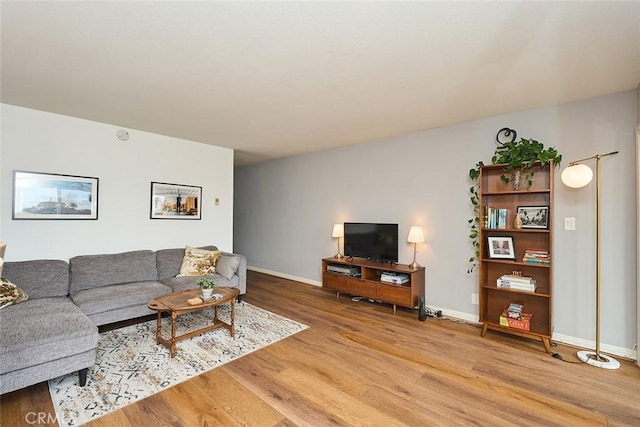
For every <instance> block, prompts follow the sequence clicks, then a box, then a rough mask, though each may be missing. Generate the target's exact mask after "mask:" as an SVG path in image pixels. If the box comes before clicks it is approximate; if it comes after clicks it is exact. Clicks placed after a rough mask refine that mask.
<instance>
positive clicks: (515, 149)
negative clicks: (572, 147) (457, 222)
mask: <svg viewBox="0 0 640 427" xmlns="http://www.w3.org/2000/svg"><path fill="white" fill-rule="evenodd" d="M501 135H504V137H506V138H509V137H511V139H507V140H506V141H502V140H501ZM516 136H517V133H516V131H515V130H513V129H509V128H503V129H500V131H499V132H498V134H497V135H496V141H497V142H498V147H497V148H496V150H495V152H494V153H493V156H492V157H491V163H492V164H494V165H499V164H504V165H505V166H504V173H503V174H502V175H501V176H500V180H502V182H504V183H509V182H511V181H512V180H513V179H514V178H513V177H514V175H515V173H516V171H519V172H520V175H521V177H524V180H525V182H526V188H527V189H529V188H530V187H531V184H533V174H534V169H533V166H534V165H535V164H536V162H540V164H541V166H544V165H546V164H547V163H551V164H552V165H553V166H554V167H557V166H560V162H561V161H562V155H561V154H559V153H558V151H557V150H556V149H555V148H553V147H550V148H546V149H545V148H544V145H543V144H542V143H540V142H538V141H536V140H535V139H525V138H521V139H520V141H517V142H516ZM482 166H484V163H483V162H482V161H480V162H478V163H476V166H475V167H474V168H473V169H470V170H469V178H470V179H471V181H472V183H473V185H472V186H471V187H469V199H470V201H471V205H472V206H473V217H472V218H471V219H469V220H468V223H469V227H470V231H469V238H470V239H471V244H472V246H473V256H471V257H470V258H469V268H468V269H467V273H473V272H474V271H475V270H477V268H478V260H479V258H480V241H479V240H478V237H479V235H480V228H481V227H482V224H481V222H480V182H479V180H478V178H479V177H480V168H482Z"/></svg>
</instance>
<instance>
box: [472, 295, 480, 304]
mask: <svg viewBox="0 0 640 427" xmlns="http://www.w3.org/2000/svg"><path fill="white" fill-rule="evenodd" d="M471 304H473V305H478V304H480V301H478V294H471Z"/></svg>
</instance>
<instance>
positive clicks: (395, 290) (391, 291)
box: [378, 283, 413, 307]
mask: <svg viewBox="0 0 640 427" xmlns="http://www.w3.org/2000/svg"><path fill="white" fill-rule="evenodd" d="M378 299H379V300H382V301H386V302H389V303H391V304H398V305H403V306H406V307H413V304H412V301H411V288H410V287H408V286H398V285H385V284H382V283H380V284H378Z"/></svg>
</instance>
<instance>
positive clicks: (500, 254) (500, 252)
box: [487, 236, 516, 259]
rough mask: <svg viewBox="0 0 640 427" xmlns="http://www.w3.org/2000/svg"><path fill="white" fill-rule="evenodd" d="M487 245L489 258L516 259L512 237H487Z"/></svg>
mask: <svg viewBox="0 0 640 427" xmlns="http://www.w3.org/2000/svg"><path fill="white" fill-rule="evenodd" d="M487 246H488V247H489V258H493V259H516V254H515V251H514V249H513V238H512V237H504V236H501V237H498V236H490V237H487Z"/></svg>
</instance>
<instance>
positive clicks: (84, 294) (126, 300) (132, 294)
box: [71, 281, 171, 316]
mask: <svg viewBox="0 0 640 427" xmlns="http://www.w3.org/2000/svg"><path fill="white" fill-rule="evenodd" d="M168 293H171V288H169V287H167V286H165V285H163V284H162V283H160V282H156V281H153V282H134V283H124V284H120V285H111V286H104V287H102V288H94V289H85V290H82V291H80V292H77V293H75V294H73V295H71V299H72V300H73V302H74V303H75V304H76V305H77V306H78V307H80V309H81V310H82V311H83V312H84V313H86V314H87V315H89V316H90V315H92V314H96V313H104V312H107V311H111V310H118V309H121V308H127V307H135V306H139V305H142V306H146V305H147V303H148V302H149V300H151V299H153V298H156V297H159V296H160V295H164V294H168Z"/></svg>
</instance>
